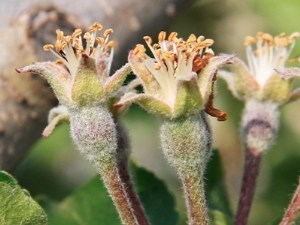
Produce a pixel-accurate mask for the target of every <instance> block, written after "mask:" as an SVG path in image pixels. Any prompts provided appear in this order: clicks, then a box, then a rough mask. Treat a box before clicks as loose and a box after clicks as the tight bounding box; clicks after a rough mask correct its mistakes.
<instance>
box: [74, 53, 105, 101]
mask: <svg viewBox="0 0 300 225" xmlns="http://www.w3.org/2000/svg"><path fill="white" fill-rule="evenodd" d="M102 95H103V87H102V84H101V81H100V79H99V78H98V76H97V70H96V65H95V60H94V59H92V58H90V57H88V56H87V55H83V56H82V57H81V59H80V62H79V67H78V71H77V73H76V77H75V81H74V84H73V87H72V94H71V96H72V100H73V101H74V102H75V103H77V104H79V105H81V106H83V105H93V104H94V103H96V102H99V101H101V99H102V98H103V96H102Z"/></svg>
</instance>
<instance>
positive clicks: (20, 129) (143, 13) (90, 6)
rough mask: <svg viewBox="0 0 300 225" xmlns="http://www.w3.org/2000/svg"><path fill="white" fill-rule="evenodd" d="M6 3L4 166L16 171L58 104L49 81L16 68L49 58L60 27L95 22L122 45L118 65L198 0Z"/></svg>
mask: <svg viewBox="0 0 300 225" xmlns="http://www.w3.org/2000/svg"><path fill="white" fill-rule="evenodd" d="M3 2H4V1H3ZM3 2H1V3H0V6H1V9H4V8H5V9H7V12H6V13H2V14H0V18H1V19H0V21H1V22H0V29H1V30H0V39H1V40H0V47H1V53H0V54H1V58H0V168H1V169H3V170H12V169H14V168H15V167H16V166H17V165H18V163H20V161H21V160H22V159H23V158H24V156H25V155H26V153H27V152H28V149H29V148H30V146H31V145H32V144H33V143H34V142H35V141H36V140H37V139H38V138H39V137H40V133H41V131H42V129H43V128H44V126H45V125H46V118H47V114H48V110H49V109H50V108H52V107H53V106H54V105H56V104H57V100H56V99H55V97H54V96H53V94H52V91H51V90H50V88H49V87H48V85H47V84H46V82H45V81H44V80H42V79H40V78H39V77H38V76H34V75H32V74H27V75H17V73H16V72H15V68H16V67H21V66H24V65H26V64H30V63H32V62H34V61H40V60H48V59H49V58H48V57H50V56H49V55H46V54H45V53H44V52H43V51H42V46H43V45H44V44H47V43H54V40H55V30H56V29H57V28H60V29H61V30H63V31H64V32H65V33H71V31H72V30H73V29H74V28H75V27H81V28H84V27H86V26H88V25H90V24H91V23H92V22H93V21H99V22H100V23H101V24H102V25H104V27H105V28H113V29H114V31H115V32H114V39H115V40H116V41H117V43H118V46H117V49H116V56H115V57H116V60H115V62H114V65H113V68H118V67H119V66H120V65H121V64H123V63H124V62H125V60H126V58H127V53H128V51H129V49H130V48H132V47H133V46H134V45H135V43H137V42H141V41H142V36H144V35H146V34H147V35H153V34H156V33H157V32H158V31H159V30H161V29H165V28H166V27H167V25H168V24H170V21H171V19H172V18H173V17H174V16H175V15H177V13H178V10H177V9H179V8H180V9H181V12H182V6H183V5H189V4H188V3H190V2H192V0H190V1H184V0H165V1H160V0H153V1H138V0H126V1H121V0H110V1H106V0H99V1H97V0H85V1H84V4H83V3H82V1H80V0H76V1H75V0H65V1H60V0H52V3H53V5H42V6H41V4H40V2H39V1H38V0H30V1H21V2H20V1H16V0H12V1H5V5H4V3H3ZM59 8H63V9H64V12H63V11H61V10H60V9H59ZM12 9H13V11H11V10H12ZM28 9H29V10H28ZM18 12H21V13H18ZM12 13H14V14H16V13H17V14H18V17H17V18H15V19H12V18H9V20H10V21H9V22H10V23H9V24H8V21H7V19H8V18H7V15H11V14H12Z"/></svg>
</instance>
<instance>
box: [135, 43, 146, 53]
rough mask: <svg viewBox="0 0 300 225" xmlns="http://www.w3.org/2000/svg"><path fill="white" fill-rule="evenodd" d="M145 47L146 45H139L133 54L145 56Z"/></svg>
mask: <svg viewBox="0 0 300 225" xmlns="http://www.w3.org/2000/svg"><path fill="white" fill-rule="evenodd" d="M145 51H146V50H145V47H144V45H142V44H137V45H136V46H135V48H134V49H133V52H132V53H133V54H134V55H139V54H143V53H145Z"/></svg>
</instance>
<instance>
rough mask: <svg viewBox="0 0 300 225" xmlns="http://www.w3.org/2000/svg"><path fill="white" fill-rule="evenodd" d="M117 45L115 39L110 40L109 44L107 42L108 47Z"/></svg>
mask: <svg viewBox="0 0 300 225" xmlns="http://www.w3.org/2000/svg"><path fill="white" fill-rule="evenodd" d="M115 46H116V42H114V41H109V42H108V43H107V44H106V46H105V47H106V48H113V47H115Z"/></svg>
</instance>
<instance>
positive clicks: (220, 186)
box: [206, 150, 233, 225]
mask: <svg viewBox="0 0 300 225" xmlns="http://www.w3.org/2000/svg"><path fill="white" fill-rule="evenodd" d="M206 181H207V182H206V193H207V194H208V206H209V209H210V213H211V214H212V218H213V219H216V221H214V222H215V224H216V225H219V224H233V223H232V221H230V218H232V217H233V214H232V211H231V208H230V204H229V200H228V196H227V191H226V188H225V183H224V175H223V168H222V164H221V158H220V153H219V151H218V150H214V153H213V155H212V157H211V160H210V161H209V163H208V165H207V169H206ZM221 218H223V219H221ZM225 218H226V219H225ZM220 221H223V222H222V223H221V222H220ZM226 221H227V222H226ZM225 222H226V223H225Z"/></svg>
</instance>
